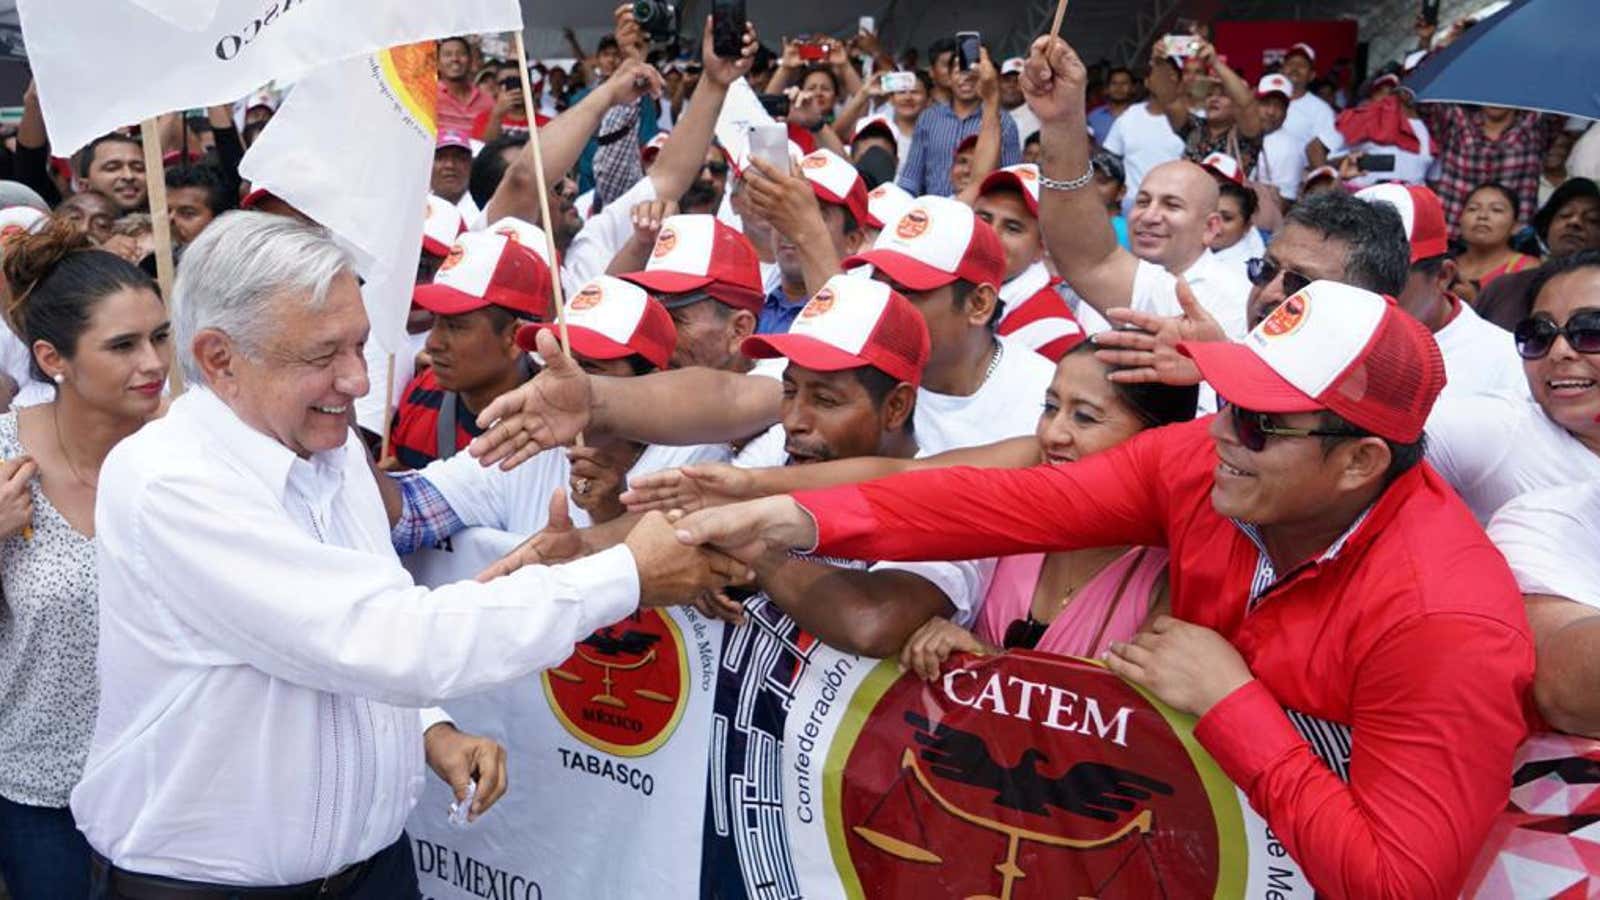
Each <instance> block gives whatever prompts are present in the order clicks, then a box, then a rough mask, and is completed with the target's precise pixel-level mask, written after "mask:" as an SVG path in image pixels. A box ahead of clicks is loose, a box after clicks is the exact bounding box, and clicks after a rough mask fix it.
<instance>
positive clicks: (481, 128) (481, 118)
mask: <svg viewBox="0 0 1600 900" xmlns="http://www.w3.org/2000/svg"><path fill="white" fill-rule="evenodd" d="M489 115H490V112H489V111H487V110H486V111H484V112H481V113H478V114H477V115H475V116H473V117H472V139H473V140H475V141H481V140H483V135H484V133H485V132H487V131H488V130H489Z"/></svg>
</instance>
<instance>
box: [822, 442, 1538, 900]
mask: <svg viewBox="0 0 1600 900" xmlns="http://www.w3.org/2000/svg"><path fill="white" fill-rule="evenodd" d="M1207 427H1208V421H1206V420H1202V421H1199V422H1194V423H1190V424H1186V425H1179V426H1174V427H1170V428H1165V429H1159V430H1156V431H1151V432H1146V433H1145V434H1142V435H1139V436H1138V437H1137V438H1135V439H1133V440H1131V441H1129V442H1127V443H1125V444H1123V445H1122V446H1120V447H1118V448H1116V449H1114V450H1110V451H1107V452H1105V453H1102V454H1099V455H1097V456H1093V457H1090V458H1088V459H1085V460H1082V461H1080V462H1077V463H1074V464H1072V465H1070V466H1054V467H1051V466H1041V467H1038V468H1033V469H1024V470H993V469H981V470H980V469H941V470H934V471H926V472H916V473H911V474H907V475H900V476H896V477H894V478H889V479H884V480H882V481H878V482H871V483H867V484H859V485H849V486H846V487H840V488H834V489H830V490H825V491H809V492H803V493H800V494H797V495H796V499H797V500H799V502H800V503H801V505H802V506H804V507H805V508H806V509H807V510H808V511H809V512H810V513H811V514H812V515H813V516H814V517H815V518H816V520H817V525H818V532H819V537H820V543H819V546H818V548H817V549H818V552H821V553H825V554H828V555H830V556H841V557H855V558H861V559H884V560H890V559H942V558H950V559H957V558H959V559H970V558H972V557H984V556H998V555H1002V554H1009V553H1022V552H1029V551H1048V550H1059V549H1070V548H1076V547H1089V546H1107V545H1135V546H1139V545H1145V546H1164V547H1167V548H1169V549H1170V551H1171V553H1172V566H1171V577H1172V586H1173V594H1172V611H1173V615H1174V616H1176V617H1177V618H1180V619H1183V620H1185V621H1188V622H1193V623H1195V624H1198V625H1203V626H1205V627H1207V628H1212V629H1215V630H1216V631H1218V632H1220V633H1221V634H1222V635H1223V636H1225V637H1226V638H1227V639H1228V640H1229V641H1230V642H1232V643H1233V645H1234V646H1235V647H1236V648H1238V650H1239V652H1240V654H1241V655H1242V656H1243V657H1244V659H1245V662H1247V663H1248V664H1249V666H1250V670H1251V672H1252V673H1254V675H1255V680H1254V681H1251V682H1249V683H1248V684H1246V685H1245V686H1244V687H1242V688H1240V689H1238V690H1237V691H1235V692H1234V693H1232V694H1230V695H1229V696H1228V697H1227V698H1225V699H1224V700H1222V701H1221V702H1220V703H1218V704H1217V705H1216V706H1214V707H1213V708H1212V709H1211V710H1210V711H1209V712H1208V713H1206V715H1205V716H1204V717H1202V718H1201V720H1200V722H1199V724H1198V726H1197V728H1196V731H1195V734H1196V737H1197V738H1198V739H1199V741H1200V743H1201V744H1202V745H1203V746H1204V747H1205V748H1206V749H1207V750H1208V751H1209V752H1210V753H1211V754H1212V756H1214V757H1215V758H1216V760H1217V762H1218V763H1219V764H1220V765H1221V766H1222V768H1223V770H1224V771H1226V772H1227V773H1228V775H1229V777H1231V778H1232V779H1233V780H1234V782H1235V783H1236V784H1238V785H1239V786H1240V787H1241V788H1243V789H1244V790H1245V792H1246V793H1247V794H1248V795H1249V797H1250V802H1251V805H1253V806H1254V807H1255V808H1256V810H1257V811H1259V812H1260V813H1261V814H1262V816H1263V817H1264V818H1265V819H1266V820H1267V822H1268V824H1270V825H1271V827H1272V830H1273V832H1274V833H1275V834H1276V835H1277V837H1278V838H1279V839H1280V840H1281V841H1282V842H1283V843H1284V845H1285V846H1286V847H1287V848H1288V849H1289V852H1290V854H1291V855H1292V856H1293V857H1294V859H1295V860H1296V861H1298V862H1299V863H1300V865H1301V867H1302V868H1303V869H1304V871H1305V873H1306V875H1307V877H1308V878H1309V879H1310V880H1311V883H1312V885H1313V886H1314V887H1315V888H1316V889H1317V891H1318V892H1319V893H1322V894H1326V895H1331V896H1338V897H1361V898H1377V897H1397V898H1406V900H1411V898H1423V897H1451V896H1455V895H1456V894H1457V893H1458V892H1459V891H1460V889H1461V885H1462V882H1463V881H1464V879H1465V877H1466V875H1467V871H1468V867H1469V866H1470V865H1471V863H1472V860H1473V857H1474V856H1475V855H1476V853H1477V851H1478V849H1479V847H1480V845H1481V844H1482V843H1483V840H1484V838H1485V836H1486V834H1487V833H1488V830H1489V826H1490V822H1491V820H1492V818H1493V817H1494V815H1495V814H1496V812H1498V811H1499V810H1500V809H1501V808H1502V807H1504V805H1505V802H1506V799H1507V796H1508V794H1509V791H1510V782H1511V766H1512V758H1513V754H1514V752H1515V750H1516V747H1517V744H1518V743H1520V742H1521V740H1522V739H1523V737H1524V736H1525V735H1526V733H1527V722H1528V719H1527V712H1526V710H1527V709H1528V707H1526V706H1525V705H1524V703H1525V697H1526V696H1527V691H1528V688H1529V687H1530V685H1531V683H1532V680H1533V666H1534V651H1533V643H1532V639H1531V637H1530V634H1529V630H1528V624H1527V618H1526V616H1525V614H1524V612H1523V609H1522V599H1521V595H1520V594H1519V593H1518V591H1517V586H1516V583H1515V581H1514V580H1513V579H1512V576H1511V573H1510V571H1509V570H1508V569H1507V567H1506V563H1505V560H1504V559H1503V558H1502V557H1501V556H1500V554H1499V552H1498V551H1496V550H1495V548H1494V547H1493V545H1492V544H1490V543H1489V540H1488V538H1487V537H1485V535H1484V533H1483V530H1482V529H1481V528H1479V526H1478V524H1477V523H1476V522H1475V521H1474V520H1473V517H1472V514H1471V513H1470V512H1469V511H1468V510H1467V508H1466V506H1465V505H1464V504H1463V503H1462V502H1461V500H1460V499H1459V498H1457V497H1456V495H1455V494H1454V492H1452V491H1451V489H1450V487H1449V486H1448V485H1446V484H1445V483H1444V481H1443V480H1442V479H1440V478H1439V476H1438V475H1437V474H1436V473H1435V472H1434V471H1433V470H1432V469H1431V468H1429V467H1428V466H1427V465H1426V464H1422V465H1420V466H1418V467H1417V468H1416V469H1415V470H1413V471H1411V472H1408V473H1406V474H1405V475H1403V476H1401V477H1400V478H1399V479H1397V480H1396V481H1395V483H1394V484H1393V485H1391V486H1390V487H1389V489H1388V490H1387V491H1385V492H1384V494H1383V496H1382V497H1381V498H1379V500H1378V501H1377V502H1376V503H1375V504H1374V505H1373V506H1372V507H1371V509H1370V510H1369V512H1368V514H1367V516H1366V518H1365V519H1364V520H1363V521H1362V522H1360V524H1358V525H1357V526H1356V527H1355V528H1354V529H1353V530H1352V531H1351V532H1350V533H1349V534H1348V535H1347V539H1346V541H1345V543H1344V545H1343V546H1342V547H1341V548H1339V550H1338V552H1337V553H1334V554H1330V555H1329V556H1327V557H1325V558H1324V559H1322V560H1319V561H1315V562H1312V563H1309V564H1307V565H1304V566H1302V567H1300V568H1298V569H1296V570H1295V571H1294V572H1292V573H1289V574H1287V576H1285V577H1282V580H1281V581H1279V582H1278V583H1277V584H1275V585H1273V586H1272V587H1271V589H1269V590H1268V591H1267V592H1266V593H1265V594H1264V596H1262V597H1261V600H1260V602H1259V604H1258V605H1257V606H1256V608H1255V609H1254V610H1253V611H1249V612H1248V614H1247V607H1248V606H1249V598H1250V593H1251V580H1252V578H1253V577H1254V576H1255V574H1256V572H1257V571H1258V565H1259V563H1260V560H1261V551H1260V550H1259V549H1258V547H1257V546H1256V544H1255V543H1253V542H1252V541H1251V539H1250V538H1249V537H1248V536H1247V535H1246V534H1245V532H1244V530H1243V529H1241V528H1240V527H1239V526H1238V524H1236V523H1235V522H1233V521H1231V520H1229V519H1227V518H1224V517H1222V516H1220V515H1218V514H1217V512H1216V511H1215V510H1214V509H1213V508H1212V506H1211V501H1210V492H1211V484H1212V475H1211V473H1212V469H1213V468H1214V467H1215V466H1216V464H1217V455H1216V450H1215V447H1214V445H1213V444H1212V442H1211V439H1210V436H1209V435H1208V434H1207ZM1285 708H1287V709H1290V710H1294V711H1295V712H1296V713H1297V714H1303V715H1304V716H1311V717H1316V718H1318V719H1323V720H1327V721H1330V722H1334V723H1339V724H1342V725H1345V726H1348V727H1349V728H1350V748H1349V763H1348V772H1349V781H1348V783H1346V782H1345V781H1343V780H1341V779H1340V777H1339V776H1338V775H1336V774H1334V772H1333V771H1332V770H1331V769H1330V768H1329V767H1328V766H1327V765H1325V764H1324V763H1323V762H1322V761H1321V760H1320V759H1319V758H1318V757H1317V756H1316V755H1315V754H1314V752H1313V750H1312V745H1311V744H1310V743H1308V742H1307V740H1306V739H1305V738H1302V737H1301V735H1300V733H1299V732H1298V731H1297V730H1296V729H1295V727H1294V725H1293V724H1292V723H1291V721H1290V718H1289V715H1288V714H1287V713H1286V712H1285Z"/></svg>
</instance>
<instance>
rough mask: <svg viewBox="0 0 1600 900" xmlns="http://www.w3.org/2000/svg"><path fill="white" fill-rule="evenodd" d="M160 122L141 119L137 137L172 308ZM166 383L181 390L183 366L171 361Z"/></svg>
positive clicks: (162, 281) (161, 277)
mask: <svg viewBox="0 0 1600 900" xmlns="http://www.w3.org/2000/svg"><path fill="white" fill-rule="evenodd" d="M159 129H160V125H159V123H158V122H157V121H156V119H155V117H153V116H152V117H151V118H148V119H145V120H144V124H142V125H140V126H139V139H140V141H141V142H143V144H144V180H145V186H146V188H147V191H148V193H149V197H150V226H151V228H152V229H154V231H155V239H156V283H157V284H159V285H160V286H161V299H162V300H163V301H164V302H165V303H166V304H167V309H168V311H169V312H170V311H171V309H172V281H173V272H172V269H173V266H172V223H171V221H169V220H168V219H167V170H166V167H165V166H163V165H162V164H161V134H160V131H159ZM167 384H168V385H169V386H170V387H171V389H172V396H174V397H177V396H179V395H181V394H182V393H183V368H182V367H181V366H179V365H178V364H177V361H176V360H174V361H173V364H172V368H171V369H170V370H168V372H167Z"/></svg>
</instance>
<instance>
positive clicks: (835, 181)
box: [800, 150, 883, 228]
mask: <svg viewBox="0 0 1600 900" xmlns="http://www.w3.org/2000/svg"><path fill="white" fill-rule="evenodd" d="M800 174H802V175H804V176H805V177H806V181H809V182H811V191H812V193H814V194H816V195H817V199H818V200H821V201H822V202H824V203H832V204H833V205H835V206H842V207H844V208H845V209H847V210H849V211H850V215H851V216H852V217H853V218H854V219H855V220H856V224H858V225H865V226H867V227H869V228H882V227H883V223H882V222H879V221H878V220H877V219H874V218H873V217H872V211H871V209H870V208H869V207H868V204H867V183H866V182H865V181H862V180H861V173H860V172H857V171H856V167H855V166H852V165H850V162H849V160H847V159H845V158H844V157H842V156H840V155H839V154H837V153H835V152H833V151H832V150H815V151H813V152H811V153H807V154H806V155H805V156H804V157H803V158H801V160H800Z"/></svg>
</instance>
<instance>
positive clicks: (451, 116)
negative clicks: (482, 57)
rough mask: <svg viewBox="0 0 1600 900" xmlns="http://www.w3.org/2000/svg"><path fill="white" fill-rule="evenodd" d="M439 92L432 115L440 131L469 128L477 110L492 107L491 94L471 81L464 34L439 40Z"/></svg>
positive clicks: (468, 47) (469, 50) (469, 49)
mask: <svg viewBox="0 0 1600 900" xmlns="http://www.w3.org/2000/svg"><path fill="white" fill-rule="evenodd" d="M438 73H439V94H438V102H437V104H436V106H435V110H434V115H435V118H436V119H437V121H438V126H439V131H441V132H444V131H458V132H460V133H462V134H470V133H471V132H472V120H473V119H476V118H477V117H478V113H486V112H488V111H490V110H492V109H494V98H493V97H491V96H489V94H487V93H485V92H484V91H482V90H481V89H479V88H478V86H477V85H475V84H473V83H472V47H471V45H469V44H468V43H467V39H466V38H464V37H448V38H445V39H444V40H442V41H440V42H439V61H438Z"/></svg>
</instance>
